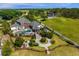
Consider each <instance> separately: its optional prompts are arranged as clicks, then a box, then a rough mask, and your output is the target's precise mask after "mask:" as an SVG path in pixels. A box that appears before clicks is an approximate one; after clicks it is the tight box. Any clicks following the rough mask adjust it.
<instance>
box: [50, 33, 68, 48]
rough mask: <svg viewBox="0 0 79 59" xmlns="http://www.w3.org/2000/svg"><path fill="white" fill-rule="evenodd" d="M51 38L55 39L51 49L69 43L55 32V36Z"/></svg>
mask: <svg viewBox="0 0 79 59" xmlns="http://www.w3.org/2000/svg"><path fill="white" fill-rule="evenodd" d="M51 40H54V43H53V44H52V45H51V46H49V49H53V48H54V47H57V46H59V45H64V46H65V45H68V43H66V42H65V41H63V40H61V38H60V37H58V36H57V35H54V34H53V37H52V39H51Z"/></svg>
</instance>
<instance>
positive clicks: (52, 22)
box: [43, 17, 79, 44]
mask: <svg viewBox="0 0 79 59" xmlns="http://www.w3.org/2000/svg"><path fill="white" fill-rule="evenodd" d="M43 23H44V24H45V25H47V26H49V27H50V28H52V29H54V30H56V31H58V32H60V33H61V34H63V35H65V36H67V37H68V38H70V39H71V40H73V41H75V42H77V43H78V44H79V19H70V18H64V17H56V18H52V19H47V20H46V21H44V22H43Z"/></svg>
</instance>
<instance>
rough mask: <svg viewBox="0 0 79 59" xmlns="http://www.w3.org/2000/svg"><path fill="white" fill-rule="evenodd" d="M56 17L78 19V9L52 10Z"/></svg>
mask: <svg viewBox="0 0 79 59" xmlns="http://www.w3.org/2000/svg"><path fill="white" fill-rule="evenodd" d="M52 11H54V12H55V13H56V14H57V16H63V17H67V18H79V8H69V9H67V8H61V9H60V8H57V9H52Z"/></svg>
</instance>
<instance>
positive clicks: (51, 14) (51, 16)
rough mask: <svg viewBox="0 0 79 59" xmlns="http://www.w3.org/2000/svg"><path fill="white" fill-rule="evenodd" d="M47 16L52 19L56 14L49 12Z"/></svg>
mask: <svg viewBox="0 0 79 59" xmlns="http://www.w3.org/2000/svg"><path fill="white" fill-rule="evenodd" d="M47 15H48V18H53V17H55V16H56V12H53V11H50V12H48V13H47Z"/></svg>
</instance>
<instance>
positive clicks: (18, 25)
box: [11, 17, 33, 35]
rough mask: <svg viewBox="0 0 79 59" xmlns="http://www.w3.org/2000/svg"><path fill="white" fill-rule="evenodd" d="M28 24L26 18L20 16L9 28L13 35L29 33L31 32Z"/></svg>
mask: <svg viewBox="0 0 79 59" xmlns="http://www.w3.org/2000/svg"><path fill="white" fill-rule="evenodd" d="M30 24H31V22H30V21H29V20H28V19H26V18H24V17H22V18H20V19H18V20H16V22H15V23H14V24H12V25H11V30H12V32H13V34H14V35H20V34H21V35H31V34H32V33H33V32H32V29H31V25H30Z"/></svg>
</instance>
